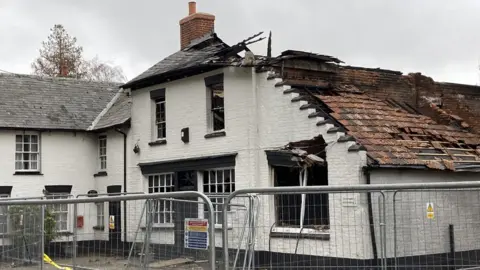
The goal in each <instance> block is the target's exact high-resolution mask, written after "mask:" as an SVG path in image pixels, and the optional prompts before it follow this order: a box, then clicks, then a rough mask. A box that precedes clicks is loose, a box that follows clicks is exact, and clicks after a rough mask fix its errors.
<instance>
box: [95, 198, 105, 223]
mask: <svg viewBox="0 0 480 270" xmlns="http://www.w3.org/2000/svg"><path fill="white" fill-rule="evenodd" d="M95 206H96V207H97V226H98V227H105V203H103V202H100V203H96V204H95Z"/></svg>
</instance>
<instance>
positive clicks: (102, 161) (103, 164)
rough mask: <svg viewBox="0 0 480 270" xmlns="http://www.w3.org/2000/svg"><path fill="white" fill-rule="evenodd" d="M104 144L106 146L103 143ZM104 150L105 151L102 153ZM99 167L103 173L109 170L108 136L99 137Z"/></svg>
mask: <svg viewBox="0 0 480 270" xmlns="http://www.w3.org/2000/svg"><path fill="white" fill-rule="evenodd" d="M103 142H104V145H102V143H103ZM102 150H103V151H102ZM98 162H99V164H98V166H99V170H100V171H101V172H104V171H106V170H107V135H100V136H98Z"/></svg>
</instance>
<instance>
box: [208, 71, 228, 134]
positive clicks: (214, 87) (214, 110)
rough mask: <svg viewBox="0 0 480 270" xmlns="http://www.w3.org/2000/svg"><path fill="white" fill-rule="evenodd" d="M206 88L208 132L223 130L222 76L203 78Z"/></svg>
mask: <svg viewBox="0 0 480 270" xmlns="http://www.w3.org/2000/svg"><path fill="white" fill-rule="evenodd" d="M205 85H206V87H207V117H208V119H207V123H208V125H209V129H210V131H221V130H224V129H225V105H224V91H223V90H224V89H223V74H218V75H215V76H212V77H207V78H205Z"/></svg>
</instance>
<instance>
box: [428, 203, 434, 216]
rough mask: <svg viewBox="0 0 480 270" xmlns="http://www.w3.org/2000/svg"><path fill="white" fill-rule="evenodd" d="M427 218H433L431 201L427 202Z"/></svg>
mask: <svg viewBox="0 0 480 270" xmlns="http://www.w3.org/2000/svg"><path fill="white" fill-rule="evenodd" d="M427 218H428V219H434V218H435V213H434V211H433V203H427Z"/></svg>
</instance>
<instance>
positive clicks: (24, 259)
mask: <svg viewBox="0 0 480 270" xmlns="http://www.w3.org/2000/svg"><path fill="white" fill-rule="evenodd" d="M71 197H72V196H71V195H69V194H61V195H59V194H51V195H46V196H37V197H20V198H15V197H14V198H12V197H9V198H2V199H0V201H3V202H5V201H9V202H12V203H14V202H16V201H26V200H55V199H61V198H71ZM68 207H69V206H68V205H65V204H56V205H50V206H49V207H47V206H44V205H42V204H36V205H11V206H8V205H1V206H0V208H1V211H2V215H3V217H4V218H3V219H2V220H3V221H2V222H3V224H2V225H3V226H2V230H3V231H2V234H1V239H2V246H1V252H2V253H1V257H2V259H3V261H4V262H5V261H6V262H8V264H10V265H11V266H16V265H23V264H27V265H28V264H34V263H38V261H39V260H40V259H39V258H40V257H41V256H42V248H41V247H42V246H44V244H43V243H44V241H47V242H51V243H52V244H50V245H48V246H46V249H47V250H49V251H50V252H56V249H57V245H55V244H56V243H58V242H68V241H71V235H69V234H68V233H66V232H67V231H71V226H72V220H71V219H70V216H69V215H68ZM42 220H45V222H42ZM42 226H43V227H42ZM42 231H43V232H44V233H43V235H44V237H42Z"/></svg>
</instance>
